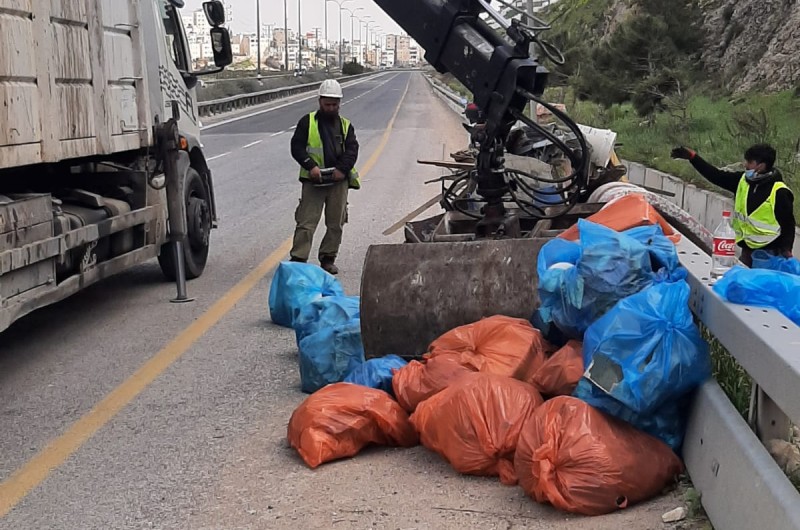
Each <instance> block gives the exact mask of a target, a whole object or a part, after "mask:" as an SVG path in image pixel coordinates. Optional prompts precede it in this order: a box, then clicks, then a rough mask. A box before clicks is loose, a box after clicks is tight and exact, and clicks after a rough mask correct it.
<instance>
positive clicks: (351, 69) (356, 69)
mask: <svg viewBox="0 0 800 530" xmlns="http://www.w3.org/2000/svg"><path fill="white" fill-rule="evenodd" d="M366 71H367V69H366V68H365V67H364V65H363V64H361V63H357V62H356V61H355V60H353V62H350V63H344V65H343V66H342V75H359V74H363V73H364V72H366Z"/></svg>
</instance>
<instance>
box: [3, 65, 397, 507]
mask: <svg viewBox="0 0 800 530" xmlns="http://www.w3.org/2000/svg"><path fill="white" fill-rule="evenodd" d="M410 83H411V79H410V77H409V82H408V83H407V84H406V89H405V92H403V96H402V97H401V98H400V101H399V102H398V104H397V108H396V109H395V111H394V114H393V115H392V119H391V120H390V121H389V124H388V125H387V126H386V130H385V131H384V133H383V136H382V137H381V141H380V143H379V144H378V147H377V149H376V150H375V151H374V152H373V153H372V156H371V157H370V158H369V159H368V160H367V162H366V163H365V164H364V168H363V170H362V173H363V174H364V175H366V174H367V173H368V172H369V171H370V170H371V169H372V168H373V167H374V166H375V164H376V163H377V162H378V159H379V158H380V155H381V152H382V151H383V150H384V149H385V148H386V145H387V144H388V142H389V136H390V135H391V132H392V128H393V127H394V122H395V120H396V119H397V115H398V114H399V113H400V107H401V106H402V105H403V101H404V100H405V96H406V93H408V87H409V85H410ZM291 247H292V239H291V238H289V239H287V240H286V241H284V242H283V243H282V244H281V246H280V247H278V248H277V249H276V250H275V251H274V252H273V253H272V254H270V255H269V256H268V257H267V258H266V259H265V260H264V261H262V262H261V263H260V264H259V265H258V267H256V268H255V269H254V270H252V271H251V272H250V273H249V274H248V275H247V276H245V277H244V278H243V279H242V280H241V281H240V282H239V283H237V284H236V285H234V286H233V288H231V290H230V291H228V292H227V293H225V294H224V295H222V298H220V299H219V300H217V301H216V302H215V303H214V304H213V305H212V306H211V307H209V308H208V309H207V310H206V311H205V313H203V314H202V315H201V316H200V318H198V319H197V320H195V321H194V322H193V323H192V324H190V325H189V326H188V327H187V328H186V329H184V330H183V331H182V332H181V333H180V334H179V335H178V336H177V337H175V338H174V339H173V340H172V342H170V343H169V344H167V345H166V346H165V347H164V348H163V349H162V350H161V351H159V352H158V353H157V354H155V356H153V357H151V358H150V360H149V361H147V362H146V363H145V364H144V365H143V366H142V367H141V368H139V369H138V370H137V371H136V372H135V373H134V374H133V375H132V376H130V377H129V378H128V379H126V380H125V381H124V382H123V383H122V384H120V385H119V386H118V387H116V388H115V389H114V390H112V391H111V393H109V394H108V395H107V396H106V397H105V398H103V400H102V401H100V402H99V403H98V404H97V405H95V406H94V408H92V410H90V411H89V412H87V413H86V414H84V415H83V416H81V418H80V419H78V421H76V422H75V423H73V424H72V426H71V427H70V428H69V429H67V431H66V432H64V433H63V434H62V435H60V436H59V437H58V438H55V439H53V440H52V441H51V442H50V443H49V444H48V445H47V446H46V447H45V448H44V449H42V450H41V451H39V452H38V453H36V455H34V457H33V458H31V459H30V460H28V461H27V462H26V463H25V464H24V465H23V466H22V467H20V468H19V469H17V470H16V471H15V472H14V474H12V475H11V476H10V477H9V478H7V479H6V480H4V481H3V482H2V483H0V518H3V517H5V516H6V515H8V513H9V512H10V511H11V510H13V509H14V507H15V506H16V505H17V504H19V502H20V501H21V500H22V499H24V498H25V497H26V496H27V495H28V494H29V493H30V492H31V490H33V488H35V487H36V486H38V485H39V484H41V483H42V482H43V481H44V480H45V479H46V478H47V476H48V475H49V474H50V473H51V472H52V471H53V470H55V469H57V468H58V467H60V466H61V465H63V464H64V462H66V460H67V459H68V458H69V457H70V456H72V454H74V453H75V451H77V450H78V449H80V447H81V446H82V445H83V444H84V443H86V441H87V440H89V438H91V437H92V436H93V435H94V434H95V433H96V432H97V431H98V430H100V428H101V427H103V426H104V425H105V424H107V423H108V422H109V421H111V419H112V418H114V416H116V415H117V413H119V411H121V410H122V409H123V408H125V406H127V405H128V404H129V403H131V402H132V401H133V400H134V399H135V398H136V397H137V396H138V395H139V394H141V393H142V391H143V390H144V389H145V388H147V387H148V386H149V385H150V384H151V383H152V382H153V381H155V380H156V378H157V377H158V376H160V375H161V374H162V373H164V371H166V370H167V368H169V367H170V366H171V365H172V364H173V363H174V362H175V361H177V360H178V359H179V358H180V357H181V356H182V355H183V354H184V353H186V352H187V351H188V350H189V348H190V347H191V346H192V345H193V344H194V343H195V342H196V341H197V340H198V339H199V338H200V337H202V336H203V335H205V334H206V333H207V332H208V331H209V330H210V329H211V328H212V327H214V326H215V325H216V324H217V323H218V322H219V321H220V320H222V317H224V316H225V315H226V314H228V313H229V312H230V311H231V309H233V308H234V306H235V305H236V304H237V303H238V302H239V301H240V300H242V299H243V298H244V297H245V296H246V295H247V294H248V293H249V292H250V291H252V290H253V288H254V287H255V286H256V285H258V283H259V282H260V281H261V280H262V279H263V278H264V276H266V275H267V274H269V272H270V271H271V270H272V269H273V268H275V267H276V266H277V265H278V264H279V263H280V262H281V260H282V259H284V258H285V257H286V255H287V254H288V253H289V251H290V250H291Z"/></svg>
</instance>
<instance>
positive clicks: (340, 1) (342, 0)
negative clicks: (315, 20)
mask: <svg viewBox="0 0 800 530" xmlns="http://www.w3.org/2000/svg"><path fill="white" fill-rule="evenodd" d="M353 1H354V0H325V40H326V41H327V40H328V2H333V3H334V4H336V5H337V6H338V7H339V68H341V67H342V6H343V5H344V4H346V3H347V2H353ZM325 44H327V42H326V43H325ZM327 48H328V47H327V46H325V49H326V51H325V65H326V66H327V65H328V52H327Z"/></svg>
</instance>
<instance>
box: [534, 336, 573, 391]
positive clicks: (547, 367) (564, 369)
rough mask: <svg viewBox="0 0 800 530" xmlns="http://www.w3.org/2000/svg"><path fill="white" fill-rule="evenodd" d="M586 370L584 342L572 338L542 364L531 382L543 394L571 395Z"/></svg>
mask: <svg viewBox="0 0 800 530" xmlns="http://www.w3.org/2000/svg"><path fill="white" fill-rule="evenodd" d="M584 372H585V370H584V367H583V344H582V343H581V342H579V341H577V340H571V341H569V342H568V343H567V344H566V345H565V346H564V347H563V348H561V349H560V350H558V351H557V352H555V353H554V354H553V355H552V356H551V357H550V358H549V359H547V360H546V361H545V362H544V363H543V364H542V366H541V367H540V368H539V369H538V370H537V371H536V373H535V374H533V378H531V384H532V385H533V386H534V388H536V390H538V391H539V392H540V393H541V394H542V395H543V396H549V397H555V396H570V395H572V392H573V391H574V390H575V387H576V386H578V382H579V381H580V380H581V377H583V373H584Z"/></svg>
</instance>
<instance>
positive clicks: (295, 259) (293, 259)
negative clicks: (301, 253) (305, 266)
mask: <svg viewBox="0 0 800 530" xmlns="http://www.w3.org/2000/svg"><path fill="white" fill-rule="evenodd" d="M289 261H294V262H295V263H306V262H308V260H307V259H303V258H295V257H294V256H292V259H290V260H289Z"/></svg>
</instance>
